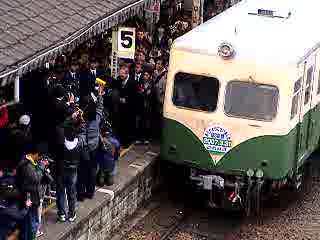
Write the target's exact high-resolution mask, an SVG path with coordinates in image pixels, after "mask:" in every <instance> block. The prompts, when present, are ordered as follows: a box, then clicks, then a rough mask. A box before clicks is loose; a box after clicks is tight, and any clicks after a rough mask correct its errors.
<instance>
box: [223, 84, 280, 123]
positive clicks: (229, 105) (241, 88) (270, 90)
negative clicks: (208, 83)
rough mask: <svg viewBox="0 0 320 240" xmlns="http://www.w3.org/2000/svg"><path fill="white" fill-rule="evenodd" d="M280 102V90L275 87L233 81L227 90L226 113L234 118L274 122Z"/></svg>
mask: <svg viewBox="0 0 320 240" xmlns="http://www.w3.org/2000/svg"><path fill="white" fill-rule="evenodd" d="M278 101H279V90H278V88H277V87H275V86H271V85H265V84H258V83H251V82H241V81H231V82H229V83H228V85H227V88H226V94H225V106H224V111H225V113H226V114H227V115H228V116H232V117H240V118H248V119H254V120H258V121H272V119H274V118H275V116H276V115H277V108H278Z"/></svg>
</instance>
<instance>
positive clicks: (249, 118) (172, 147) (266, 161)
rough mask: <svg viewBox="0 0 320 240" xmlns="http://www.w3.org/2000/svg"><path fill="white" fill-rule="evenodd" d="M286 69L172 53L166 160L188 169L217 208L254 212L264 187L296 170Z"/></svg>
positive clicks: (163, 155)
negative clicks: (241, 209) (230, 206)
mask: <svg viewBox="0 0 320 240" xmlns="http://www.w3.org/2000/svg"><path fill="white" fill-rule="evenodd" d="M287 70H288V69H285V70H284V69H283V68H280V67H279V68H277V67H275V66H270V67H266V66H258V65H256V64H255V63H252V62H246V61H234V60H226V59H222V58H221V57H217V56H211V55H209V54H202V53H195V52H186V51H183V50H177V49H173V50H172V52H171V59H170V69H169V73H168V78H167V87H166V97H165V104H164V125H163V132H162V143H161V159H163V160H166V161H169V162H172V163H175V164H178V165H180V166H181V165H182V166H186V167H187V168H188V169H190V171H189V179H190V180H191V181H192V182H194V183H195V184H197V185H198V186H199V187H200V188H203V189H205V190H208V191H209V192H210V195H211V194H213V196H211V197H210V198H211V200H212V204H213V205H215V206H217V205H219V206H221V207H223V205H225V204H228V205H230V203H231V205H232V206H241V205H242V206H244V207H245V208H246V209H247V211H250V209H251V208H252V207H250V206H247V205H253V204H255V205H257V203H258V202H260V197H261V195H262V193H261V191H263V186H267V185H268V186H270V185H273V184H279V183H282V182H283V181H285V180H286V179H287V178H288V176H289V175H290V174H292V172H291V170H292V169H294V168H295V164H296V163H295V157H296V156H295V154H296V142H297V141H296V139H297V134H298V133H297V128H296V127H295V125H294V124H292V123H290V122H289V119H290V111H289V110H288V108H289V107H288V106H290V105H291V98H289V97H287V96H290V93H291V91H292V89H291V86H290V84H285V83H288V82H289V81H290V80H289V79H292V77H293V76H291V74H290V71H287ZM267 182H268V184H267ZM250 202H251V203H250Z"/></svg>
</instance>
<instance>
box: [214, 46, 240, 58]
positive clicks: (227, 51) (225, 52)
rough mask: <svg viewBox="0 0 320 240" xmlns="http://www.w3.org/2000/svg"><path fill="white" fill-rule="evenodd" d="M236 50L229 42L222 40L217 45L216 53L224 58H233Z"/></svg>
mask: <svg viewBox="0 0 320 240" xmlns="http://www.w3.org/2000/svg"><path fill="white" fill-rule="evenodd" d="M235 53H236V51H235V49H234V47H233V46H232V44H231V43H228V42H223V43H221V44H220V46H219V47H218V55H219V56H220V57H222V58H224V59H230V58H233V57H234V55H235Z"/></svg>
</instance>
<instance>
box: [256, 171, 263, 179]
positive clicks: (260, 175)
mask: <svg viewBox="0 0 320 240" xmlns="http://www.w3.org/2000/svg"><path fill="white" fill-rule="evenodd" d="M256 177H257V178H262V177H263V171H262V170H261V169H258V170H257V172H256Z"/></svg>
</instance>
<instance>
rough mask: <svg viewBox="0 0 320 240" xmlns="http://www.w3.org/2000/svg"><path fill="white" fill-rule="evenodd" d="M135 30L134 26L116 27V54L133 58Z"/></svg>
mask: <svg viewBox="0 0 320 240" xmlns="http://www.w3.org/2000/svg"><path fill="white" fill-rule="evenodd" d="M135 39H136V32H135V29H134V28H119V29H118V56H119V57H120V58H130V59H134V54H135V48H136V46H135Z"/></svg>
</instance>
